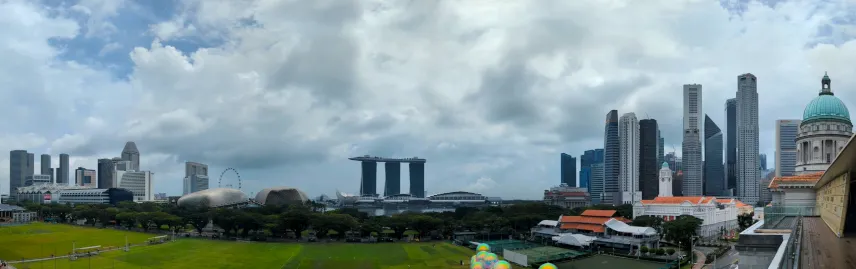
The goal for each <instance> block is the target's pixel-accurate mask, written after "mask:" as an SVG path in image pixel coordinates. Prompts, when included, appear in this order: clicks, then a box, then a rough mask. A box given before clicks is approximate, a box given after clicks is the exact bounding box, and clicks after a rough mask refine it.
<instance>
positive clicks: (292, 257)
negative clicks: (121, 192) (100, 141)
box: [0, 223, 473, 269]
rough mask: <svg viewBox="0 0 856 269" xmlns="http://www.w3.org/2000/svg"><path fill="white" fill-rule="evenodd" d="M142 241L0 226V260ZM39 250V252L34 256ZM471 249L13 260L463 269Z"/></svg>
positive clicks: (147, 252) (335, 247)
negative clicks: (72, 244) (463, 263)
mask: <svg viewBox="0 0 856 269" xmlns="http://www.w3.org/2000/svg"><path fill="white" fill-rule="evenodd" d="M125 235H127V236H128V240H129V241H130V242H131V243H140V242H145V240H146V239H147V238H150V237H152V235H149V234H142V233H132V232H122V231H116V230H112V229H96V228H85V227H75V226H68V225H55V224H41V223H39V224H31V225H24V226H17V227H6V228H0V259H7V260H19V259H21V258H36V257H45V256H50V254H52V253H54V252H53V249H54V248H56V249H57V252H56V253H57V254H58V255H65V254H67V253H68V252H70V251H71V242H72V241H75V242H77V246H78V247H81V246H91V245H102V246H118V247H121V246H122V245H123V244H124V241H125ZM39 253H41V255H36V254H39ZM471 255H473V252H472V250H469V249H466V248H463V247H458V246H454V245H451V244H445V243H438V244H436V245H433V244H431V243H379V244H337V243H334V244H325V243H311V244H284V243H250V242H227V241H212V240H201V239H181V240H178V241H176V242H171V243H166V244H160V245H151V246H142V247H135V248H132V249H131V251H130V252H124V251H121V250H120V251H111V252H105V253H101V254H100V255H98V256H94V257H91V258H81V259H79V260H77V261H69V260H68V259H57V260H51V261H44V262H33V263H25V264H14V265H15V266H16V267H17V268H18V269H26V268H31V269H35V268H141V269H142V268H289V269H298V268H299V269H321V268H324V269H326V268H354V269H398V268H411V269H440V268H463V267H461V266H459V265H458V264H459V262H460V261H461V260H464V261H467V260H469V257H470V256H471Z"/></svg>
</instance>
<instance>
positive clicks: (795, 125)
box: [774, 120, 802, 177]
mask: <svg viewBox="0 0 856 269" xmlns="http://www.w3.org/2000/svg"><path fill="white" fill-rule="evenodd" d="M800 123H802V121H801V120H776V157H775V158H776V159H775V162H776V164H774V168H775V169H776V173H775V174H776V176H777V177H782V176H793V175H794V168H796V165H797V142H796V141H797V134H798V133H799V131H800Z"/></svg>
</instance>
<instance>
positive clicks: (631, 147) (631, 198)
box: [618, 112, 642, 204]
mask: <svg viewBox="0 0 856 269" xmlns="http://www.w3.org/2000/svg"><path fill="white" fill-rule="evenodd" d="M618 140H619V141H620V142H619V146H618V148H619V154H618V155H619V157H620V161H619V167H620V169H619V172H618V178H619V184H621V203H623V204H633V203H635V202H637V201H640V200H642V192H641V191H639V120H638V119H637V118H636V114H634V113H632V112H631V113H625V114H624V115H622V116H621V118H620V119H619V120H618Z"/></svg>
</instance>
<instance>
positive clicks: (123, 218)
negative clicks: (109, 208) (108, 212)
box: [116, 212, 137, 229]
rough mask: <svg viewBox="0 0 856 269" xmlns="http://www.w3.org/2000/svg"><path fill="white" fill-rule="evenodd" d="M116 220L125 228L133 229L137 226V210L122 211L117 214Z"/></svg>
mask: <svg viewBox="0 0 856 269" xmlns="http://www.w3.org/2000/svg"><path fill="white" fill-rule="evenodd" d="M116 222H118V223H119V224H120V225H122V226H123V227H125V228H128V229H131V228H133V227H136V226H137V213H136V212H122V213H119V214H116Z"/></svg>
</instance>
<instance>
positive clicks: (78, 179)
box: [74, 167, 98, 188]
mask: <svg viewBox="0 0 856 269" xmlns="http://www.w3.org/2000/svg"><path fill="white" fill-rule="evenodd" d="M74 185H77V186H81V187H90V188H97V187H98V173H97V172H96V171H95V170H92V169H86V168H83V167H78V168H77V169H75V170H74Z"/></svg>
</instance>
